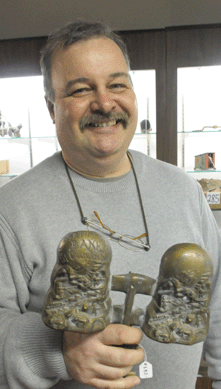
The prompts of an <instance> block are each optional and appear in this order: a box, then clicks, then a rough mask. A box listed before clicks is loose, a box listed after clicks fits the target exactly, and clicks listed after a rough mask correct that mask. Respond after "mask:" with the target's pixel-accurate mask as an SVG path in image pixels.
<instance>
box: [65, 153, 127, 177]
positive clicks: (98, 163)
mask: <svg viewBox="0 0 221 389" xmlns="http://www.w3.org/2000/svg"><path fill="white" fill-rule="evenodd" d="M62 156H63V158H64V161H65V162H66V164H67V165H68V166H69V168H71V169H72V170H74V171H75V172H76V173H78V174H81V175H82V176H85V177H87V178H114V177H119V176H122V175H124V174H126V173H128V172H129V171H130V169H131V164H130V161H129V158H128V156H127V154H125V155H124V156H123V157H122V158H118V159H116V158H113V157H109V158H107V157H105V158H99V159H94V158H93V159H91V160H89V159H86V160H84V159H83V158H82V160H80V161H79V160H77V161H76V160H74V159H73V158H68V157H67V156H66V155H65V154H64V153H63V152H62Z"/></svg>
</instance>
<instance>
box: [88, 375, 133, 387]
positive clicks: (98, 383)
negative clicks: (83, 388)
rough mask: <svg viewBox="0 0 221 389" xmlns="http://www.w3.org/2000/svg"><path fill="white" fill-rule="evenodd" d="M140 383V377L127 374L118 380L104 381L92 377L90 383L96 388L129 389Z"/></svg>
mask: <svg viewBox="0 0 221 389" xmlns="http://www.w3.org/2000/svg"><path fill="white" fill-rule="evenodd" d="M139 384H140V378H139V377H137V376H127V377H125V378H120V379H118V380H113V381H106V380H102V379H98V378H93V379H92V380H91V383H90V385H91V386H94V387H95V388H97V389H131V388H133V387H134V386H136V385H139Z"/></svg>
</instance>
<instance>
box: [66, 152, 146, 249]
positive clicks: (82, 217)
mask: <svg viewBox="0 0 221 389" xmlns="http://www.w3.org/2000/svg"><path fill="white" fill-rule="evenodd" d="M61 155H62V154H61ZM127 156H128V159H129V161H130V164H131V168H132V171H133V175H134V179H135V184H136V188H137V193H138V198H139V203H140V208H141V213H142V217H143V222H144V227H145V236H146V240H147V242H146V244H145V248H144V250H146V251H148V250H149V249H150V243H149V232H148V228H147V222H146V216H145V212H144V207H143V202H142V197H141V193H140V187H139V184H138V180H137V175H136V171H135V168H134V165H133V161H132V156H131V154H130V153H129V151H127ZM62 159H63V162H64V166H65V169H66V172H67V176H68V179H69V182H70V184H71V187H72V190H73V192H74V196H75V199H76V201H77V205H78V208H79V211H80V214H81V222H82V223H83V224H87V220H88V219H87V217H86V216H84V213H83V210H82V207H81V204H80V201H79V198H78V195H77V192H76V189H75V186H74V183H73V180H72V178H71V175H70V172H69V168H68V165H67V164H66V162H65V160H64V158H63V155H62Z"/></svg>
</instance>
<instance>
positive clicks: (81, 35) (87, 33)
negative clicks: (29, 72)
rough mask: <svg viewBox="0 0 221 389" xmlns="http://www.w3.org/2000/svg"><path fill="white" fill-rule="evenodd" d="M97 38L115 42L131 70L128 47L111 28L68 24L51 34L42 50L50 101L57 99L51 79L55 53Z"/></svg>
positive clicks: (84, 22) (102, 24) (47, 92)
mask: <svg viewBox="0 0 221 389" xmlns="http://www.w3.org/2000/svg"><path fill="white" fill-rule="evenodd" d="M96 37H106V38H109V39H111V40H113V41H114V42H115V43H116V44H117V45H118V46H119V48H120V49H121V51H122V54H123V56H124V58H125V60H126V63H127V66H128V69H130V60H129V56H128V52H127V47H126V45H125V43H124V42H123V40H122V39H121V37H120V36H119V35H118V34H116V33H115V32H114V31H113V30H111V29H110V27H109V26H107V25H106V24H104V23H102V22H95V23H90V22H86V21H83V20H78V21H75V22H71V23H68V24H67V25H65V26H64V27H62V28H61V29H58V30H55V31H53V32H52V33H50V34H49V36H48V40H47V43H46V45H45V47H43V49H42V50H41V58H40V65H41V71H42V74H43V79H44V90H45V95H46V97H47V98H49V100H51V101H52V102H53V101H54V98H55V96H54V89H53V86H52V79H51V65H52V55H53V53H54V51H55V50H56V49H57V48H61V49H65V48H67V47H69V46H71V45H72V44H74V43H76V42H78V41H81V40H89V39H92V38H96Z"/></svg>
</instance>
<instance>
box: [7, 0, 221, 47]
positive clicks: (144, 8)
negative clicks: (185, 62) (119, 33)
mask: <svg viewBox="0 0 221 389" xmlns="http://www.w3.org/2000/svg"><path fill="white" fill-rule="evenodd" d="M0 2H1V8H0V40H3V39H13V38H26V37H37V36H46V35H48V33H49V32H50V31H51V30H53V29H55V28H59V27H61V26H63V25H64V24H66V23H67V22H69V21H72V20H74V19H76V18H84V19H86V20H89V21H95V20H101V21H104V22H108V24H110V25H111V27H112V28H114V29H115V30H142V29H148V30H149V29H161V28H165V27H171V26H182V25H199V24H217V23H221V0H211V1H209V0H0Z"/></svg>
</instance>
